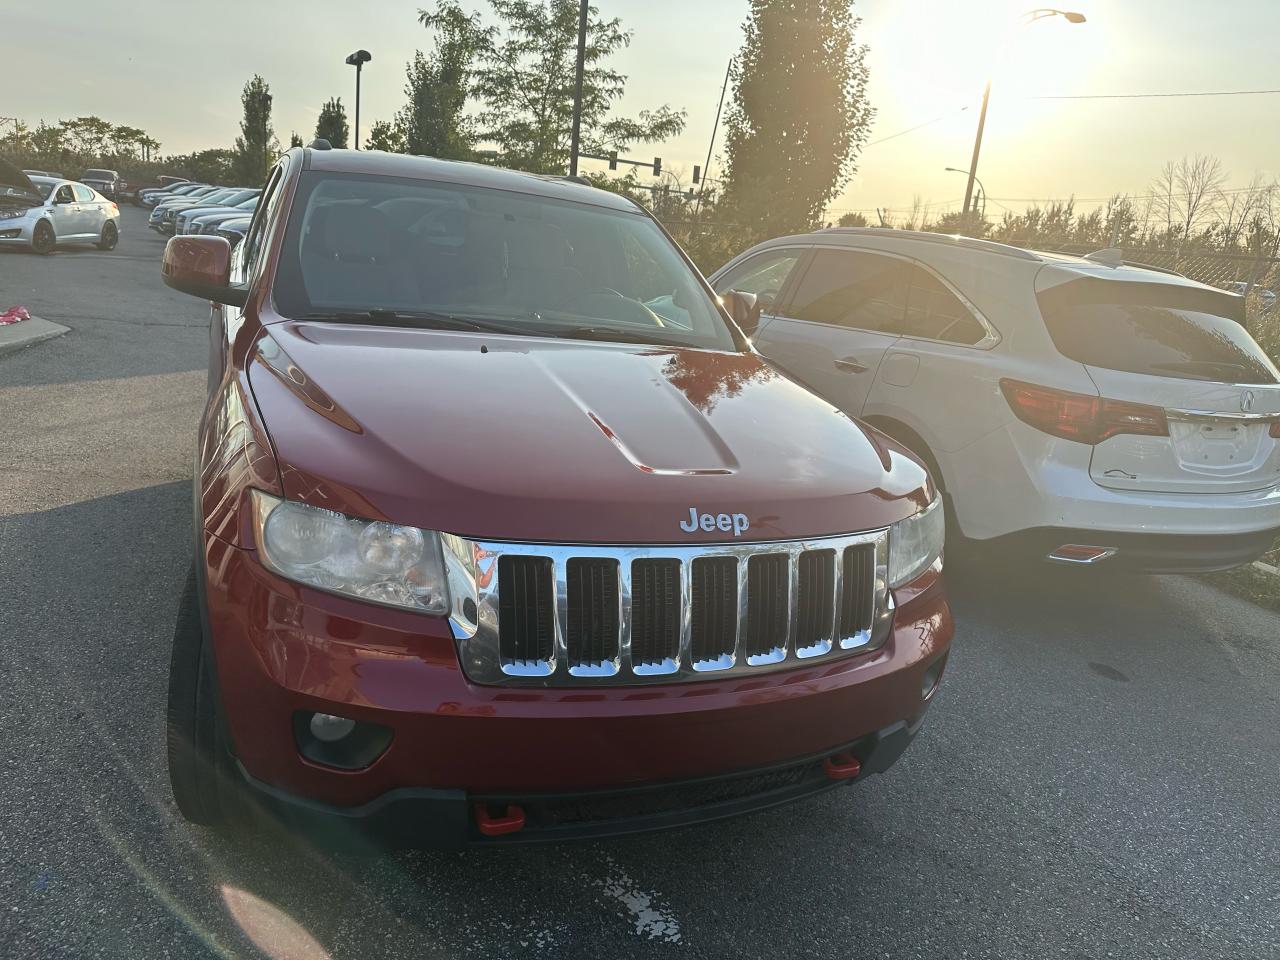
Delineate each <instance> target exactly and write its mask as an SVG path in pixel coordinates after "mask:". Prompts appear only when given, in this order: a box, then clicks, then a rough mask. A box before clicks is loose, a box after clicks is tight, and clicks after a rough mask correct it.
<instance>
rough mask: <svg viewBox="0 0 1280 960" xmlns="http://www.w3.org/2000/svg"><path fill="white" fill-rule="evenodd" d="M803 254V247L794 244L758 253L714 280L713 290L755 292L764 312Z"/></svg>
mask: <svg viewBox="0 0 1280 960" xmlns="http://www.w3.org/2000/svg"><path fill="white" fill-rule="evenodd" d="M803 255H804V250H802V249H799V248H796V247H791V248H787V249H782V250H766V251H765V252H764V253H757V254H756V255H755V256H754V257H748V258H747V259H746V260H743V261H742V263H740V264H738V265H737V266H736V267H734V268H733V269H732V270H730V271H729V272H728V273H726V274H725V275H724V276H723V277H721V278H720V279H719V280H717V281H716V288H715V289H716V293H727V292H728V291H730V290H738V291H741V292H742V293H754V294H755V295H756V296H757V297H759V298H760V302H761V309H762V310H764V311H765V312H766V313H767V312H768V311H769V310H770V309H771V308H772V307H773V305H774V303H775V302H776V301H777V299H778V294H780V293H781V292H782V288H783V286H784V285H785V284H786V282H787V278H788V277H789V276H791V271H792V270H794V269H795V267H796V264H797V263H799V262H800V257H801V256H803Z"/></svg>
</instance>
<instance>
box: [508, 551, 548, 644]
mask: <svg viewBox="0 0 1280 960" xmlns="http://www.w3.org/2000/svg"><path fill="white" fill-rule="evenodd" d="M498 582H499V583H500V584H501V589H500V590H499V592H498V635H499V637H500V638H501V651H502V660H503V662H504V663H536V662H538V661H547V660H550V659H551V655H552V652H553V651H554V650H555V616H554V607H555V589H554V587H553V585H552V582H551V558H550V557H520V556H505V557H500V558H499V559H498Z"/></svg>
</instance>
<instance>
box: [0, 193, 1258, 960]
mask: <svg viewBox="0 0 1280 960" xmlns="http://www.w3.org/2000/svg"><path fill="white" fill-rule="evenodd" d="M121 233H122V237H121V243H120V245H119V247H118V248H117V249H116V250H115V251H113V252H111V253H101V252H99V251H97V250H94V249H92V248H87V249H85V250H83V251H65V252H59V253H56V254H54V255H53V256H51V257H47V258H41V257H35V256H31V255H27V254H22V253H10V252H0V309H3V308H4V307H6V306H8V305H9V304H10V303H23V304H26V305H27V306H28V307H29V308H30V309H31V311H32V312H33V313H34V314H36V315H39V316H43V317H46V318H48V319H50V320H54V321H57V322H59V323H62V324H64V325H66V326H67V327H69V328H70V333H69V334H67V335H66V336H65V337H63V338H61V339H58V340H53V341H48V342H45V343H43V344H39V345H37V346H34V347H31V348H29V349H27V350H24V351H22V352H19V353H16V354H12V355H10V356H6V357H2V358H0V762H2V763H3V773H4V775H3V777H0V901H2V902H0V956H4V957H23V958H36V957H58V958H61V957H68V958H70V957H75V958H82V957H182V958H190V957H203V956H212V957H262V956H265V957H272V958H290V960H293V958H301V960H314V958H321V957H334V958H371V957H437V956H440V957H464V956H466V957H471V956H474V957H565V958H568V957H573V958H587V957H600V958H617V957H632V956H639V957H650V956H652V957H690V958H693V957H729V956H732V957H792V956H797V957H798V956H811V957H894V958H896V957H922V958H923V957H930V958H935V957H1002V958H1008V957H1028V958H1045V957H1074V958H1101V957H1135V958H1156V957H1169V958H1188V957H1197V958H1198V957H1206V958H1211V957H1221V958H1232V960H1235V958H1255V957H1256V958H1265V957H1278V956H1280V617H1277V616H1276V615H1274V614H1270V613H1267V612H1265V611H1263V610H1261V609H1258V608H1255V607H1253V606H1251V605H1249V604H1248V603H1246V602H1244V601H1242V600H1238V599H1235V598H1232V597H1229V596H1227V595H1225V594H1221V593H1219V592H1217V591H1216V590H1215V589H1213V588H1212V587H1209V586H1207V585H1206V584H1204V583H1201V582H1199V581H1195V580H1192V579H1187V578H1178V577H1162V578H1144V579H1102V578H1096V577H1091V578H1088V579H1082V578H1079V577H1075V576H1064V575H1063V573H1062V572H1060V571H1057V570H1052V569H1024V570H1022V571H1020V572H1016V573H1015V572H1010V571H1008V570H1004V571H998V570H994V569H955V568H953V569H952V570H951V571H950V577H951V580H952V594H953V600H954V604H955V610H956V615H957V620H958V623H959V627H958V631H957V635H956V640H955V646H954V652H953V654H952V657H951V663H950V667H949V670H948V674H947V679H946V683H945V684H944V688H943V691H942V693H941V694H940V696H939V698H938V700H937V701H936V702H935V704H934V707H933V709H932V711H931V713H930V716H929V720H928V722H927V724H926V727H925V731H924V733H923V734H922V736H921V738H920V739H919V740H918V741H917V742H916V744H915V745H914V746H913V747H912V749H911V751H910V752H909V753H908V754H907V755H906V757H905V758H904V759H903V761H902V762H901V763H900V764H899V765H898V766H897V767H895V768H894V769H893V770H891V771H890V772H889V773H888V774H887V775H885V776H882V777H878V778H875V779H872V780H869V781H868V782H866V783H860V784H857V785H855V786H854V787H852V788H851V789H847V790H841V791H836V792H833V793H828V794H826V795H824V796H822V797H819V798H816V799H814V800H811V801H808V802H805V803H802V804H800V805H796V806H792V807H788V808H784V809H781V810H778V811H774V812H769V813H764V814H757V815H753V816H750V817H747V818H743V819H738V820H734V821H730V822H726V823H722V824H719V825H715V826H710V827H700V828H693V829H686V830H682V831H677V832H674V833H669V834H662V835H657V836H652V837H646V838H640V839H630V840H623V841H613V842H607V843H581V844H574V845H564V846H558V847H547V848H527V849H514V850H506V851H481V852H467V853H463V854H433V853H422V852H401V853H396V854H392V855H387V856H381V857H365V856H355V855H350V854H332V853H326V852H321V851H317V850H314V849H312V848H309V847H307V846H306V845H303V844H301V843H299V842H296V841H291V840H288V839H283V838H280V837H277V836H274V835H260V834H251V835H244V836H233V837H228V836H220V835H217V834H212V833H209V832H207V831H203V830H200V829H196V828H192V827H189V826H188V825H187V824H185V823H184V822H183V821H182V820H181V819H180V818H179V817H178V815H177V813H176V811H175V810H174V807H173V803H172V800H171V798H170V796H169V787H168V782H167V779H166V773H165V760H164V716H163V715H164V697H165V686H166V673H167V667H168V656H169V640H170V631H171V629H172V621H173V616H174V612H175V609H176V605H177V597H178V591H179V588H180V586H181V585H182V582H183V580H184V577H185V575H186V569H187V563H188V551H189V544H190V539H189V535H188V524H189V523H190V506H189V497H190V487H189V476H190V463H191V443H192V440H193V437H194V431H195V427H196V421H197V418H198V416H199V411H200V408H201V403H202V399H203V390H204V362H205V338H206V328H205V310H204V308H203V307H202V306H201V304H200V303H199V302H197V301H196V300H193V299H191V298H189V297H185V296H181V295H179V294H176V293H174V292H172V291H170V290H168V289H167V288H165V287H164V286H163V285H162V284H161V282H160V274H159V257H160V251H161V249H162V241H161V240H160V238H158V237H156V236H155V235H154V234H152V233H150V232H149V231H147V230H146V228H145V225H144V220H143V216H142V214H141V213H140V212H139V211H137V210H136V209H134V208H125V210H124V224H123V229H122V231H121ZM1068 572H1073V571H1068Z"/></svg>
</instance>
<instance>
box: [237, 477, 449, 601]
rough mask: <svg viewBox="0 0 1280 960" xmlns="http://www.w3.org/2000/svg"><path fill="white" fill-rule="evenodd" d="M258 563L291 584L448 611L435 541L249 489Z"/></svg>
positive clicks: (428, 535)
mask: <svg viewBox="0 0 1280 960" xmlns="http://www.w3.org/2000/svg"><path fill="white" fill-rule="evenodd" d="M253 518H254V532H255V539H256V541H257V545H258V551H259V556H260V557H261V559H262V563H263V565H264V566H266V567H267V569H269V570H273V571H275V572H276V573H278V574H280V576H282V577H286V578H287V579H289V580H296V581H297V582H299V583H305V584H307V585H308V586H311V587H316V588H318V589H320V590H328V591H330V592H331V593H341V594H345V595H347V596H350V597H356V598H357V599H360V600H369V601H371V602H373V603H382V604H387V605H389V606H393V607H405V608H408V609H410V610H417V611H419V612H421V613H434V614H444V613H446V612H447V611H448V609H449V595H448V589H447V587H446V580H445V573H444V561H443V560H442V558H441V555H440V537H439V536H438V535H437V534H436V533H433V532H431V531H428V530H419V529H418V528H417V527H406V526H401V525H400V524H396V523H385V522H383V521H379V520H357V519H356V518H355V517H348V516H346V515H345V514H341V513H334V512H333V511H331V510H322V509H320V508H319V507H309V506H307V505H306V504H303V503H297V502H295V501H292V500H281V499H280V498H279V497H273V496H271V495H270V494H266V493H263V492H262V491H260V490H254V491H253Z"/></svg>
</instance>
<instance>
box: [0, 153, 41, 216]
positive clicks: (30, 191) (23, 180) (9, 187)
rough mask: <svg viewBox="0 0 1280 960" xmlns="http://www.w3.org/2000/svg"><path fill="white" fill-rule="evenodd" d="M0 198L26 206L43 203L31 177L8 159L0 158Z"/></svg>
mask: <svg viewBox="0 0 1280 960" xmlns="http://www.w3.org/2000/svg"><path fill="white" fill-rule="evenodd" d="M0 200H4V201H8V202H10V203H13V202H21V203H25V204H27V205H28V206H30V205H33V204H40V203H44V201H43V200H42V199H41V198H40V191H38V190H37V189H36V185H35V184H34V183H32V182H31V178H30V177H28V176H27V175H26V174H25V173H23V172H22V171H21V170H19V169H18V168H17V167H15V166H14V165H13V164H12V163H10V162H9V161H8V160H5V159H2V158H0Z"/></svg>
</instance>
